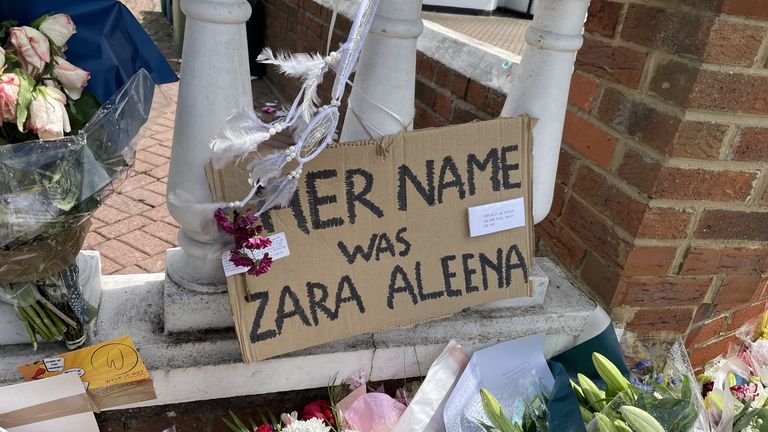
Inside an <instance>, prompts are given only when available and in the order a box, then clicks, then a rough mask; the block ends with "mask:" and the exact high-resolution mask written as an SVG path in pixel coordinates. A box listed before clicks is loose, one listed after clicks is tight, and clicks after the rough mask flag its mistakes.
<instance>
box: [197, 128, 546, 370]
mask: <svg viewBox="0 0 768 432" xmlns="http://www.w3.org/2000/svg"><path fill="white" fill-rule="evenodd" d="M532 123H533V120H532V119H530V118H528V117H519V118H513V119H498V120H494V121H489V122H477V123H470V124H465V125H460V126H450V127H445V128H437V129H426V130H419V131H416V132H409V133H404V134H400V135H393V136H388V137H384V138H382V139H381V140H378V141H364V142H354V143H342V144H336V145H333V146H329V147H328V148H327V149H326V150H325V151H324V152H323V153H321V154H320V155H319V156H318V157H317V158H316V159H314V160H312V161H311V162H310V163H309V164H307V165H306V166H305V167H304V174H303V175H302V177H301V179H300V183H299V190H298V191H297V194H296V196H295V197H294V200H293V202H292V204H291V205H290V206H289V207H288V208H285V209H279V210H272V211H270V212H269V213H268V214H265V215H263V216H262V218H261V223H262V224H263V225H264V227H265V230H266V231H267V232H268V233H284V234H285V239H286V242H287V246H288V248H290V255H289V256H286V257H284V258H282V259H280V260H279V261H275V263H274V264H273V266H272V269H271V270H270V271H269V272H268V273H267V274H265V275H262V276H259V277H251V276H246V275H244V274H238V275H234V276H230V277H229V278H227V281H228V287H229V294H230V300H231V304H232V313H233V316H234V322H235V327H236V330H237V335H238V338H239V340H240V346H241V350H242V353H243V359H244V360H245V361H246V362H252V361H256V360H261V359H265V358H268V357H272V356H275V355H279V354H283V353H286V352H290V351H294V350H297V349H301V348H305V347H309V346H313V345H318V344H321V343H324V342H329V341H333V340H337V339H342V338H346V337H349V336H354V335H358V334H362V333H370V332H374V331H378V330H386V329H390V328H395V327H401V326H407V325H411V324H415V323H418V322H423V321H426V320H430V319H434V318H439V317H444V316H447V315H450V314H453V313H455V312H458V311H460V310H462V309H464V308H467V307H470V306H474V305H478V304H482V303H487V302H491V301H494V300H500V299H505V298H509V297H517V296H528V295H530V293H529V290H530V287H529V283H528V269H529V266H530V265H531V263H532V259H531V256H532V253H531V249H532V226H533V224H532V221H531V200H530V164H531V161H530V152H531V128H532ZM245 166H247V161H244V162H241V163H240V164H239V165H232V166H228V167H226V168H225V169H223V170H221V171H214V170H212V169H211V168H210V167H209V169H208V177H209V182H210V184H211V189H212V192H213V196H214V199H215V200H218V201H233V200H237V199H241V198H242V197H243V196H245V195H246V194H247V192H248V190H249V189H250V185H249V184H248V181H247V172H246V171H245V169H244V167H245ZM292 168H293V167H288V168H287V169H292ZM516 198H522V203H523V205H524V221H525V226H523V227H518V228H506V227H501V228H499V230H497V231H495V230H496V228H491V229H488V230H487V231H488V233H486V234H485V235H480V236H477V237H470V224H469V217H468V213H469V209H470V208H473V207H478V206H483V205H487V204H494V203H502V202H505V201H509V200H513V199H516ZM518 202H519V201H518ZM491 207H493V206H491ZM502 214H503V212H502ZM480 217H481V218H485V219H487V220H486V221H485V222H483V223H484V224H486V225H487V224H490V223H494V220H497V218H498V216H496V215H492V214H490V213H488V214H483V213H481V214H480ZM505 217H506V216H505ZM498 220H499V221H502V222H503V220H502V219H498ZM501 225H503V224H499V226H501ZM511 226H516V225H510V227H511Z"/></svg>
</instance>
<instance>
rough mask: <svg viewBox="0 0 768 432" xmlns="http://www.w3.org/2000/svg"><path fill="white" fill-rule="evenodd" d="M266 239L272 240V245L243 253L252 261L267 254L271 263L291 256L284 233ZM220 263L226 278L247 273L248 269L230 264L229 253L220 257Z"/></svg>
mask: <svg viewBox="0 0 768 432" xmlns="http://www.w3.org/2000/svg"><path fill="white" fill-rule="evenodd" d="M268 238H269V239H270V240H272V245H271V246H269V247H268V248H266V249H259V250H254V251H250V250H245V252H246V253H248V254H249V255H250V256H251V258H252V259H254V260H258V259H261V257H263V256H264V254H265V253H269V256H270V257H271V258H272V261H275V260H279V259H280V258H284V257H287V256H288V255H290V254H291V251H290V250H288V240H286V239H285V233H277V234H275V235H272V236H269V237H268ZM221 263H222V264H223V265H224V275H225V276H227V277H230V276H234V275H236V274H240V273H245V272H247V271H248V267H238V266H236V265H234V264H232V262H231V261H230V260H229V251H226V252H224V255H222V256H221Z"/></svg>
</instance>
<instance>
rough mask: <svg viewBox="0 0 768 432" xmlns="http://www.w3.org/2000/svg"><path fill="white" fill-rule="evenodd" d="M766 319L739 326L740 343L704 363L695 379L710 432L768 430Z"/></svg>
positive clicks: (763, 317)
mask: <svg viewBox="0 0 768 432" xmlns="http://www.w3.org/2000/svg"><path fill="white" fill-rule="evenodd" d="M766 318H768V315H765V314H764V315H763V316H762V317H760V318H759V319H755V320H752V321H750V322H748V323H747V324H745V325H744V326H743V327H741V328H740V329H739V330H738V331H737V332H736V335H737V337H738V339H739V341H740V342H739V343H736V344H731V346H730V347H729V349H728V351H727V352H726V353H725V354H723V355H721V356H719V357H717V358H715V359H714V360H712V361H710V362H709V363H707V365H706V366H705V368H704V373H703V374H701V375H700V376H699V377H698V380H699V383H700V384H701V394H702V396H703V397H704V398H705V399H704V401H705V404H706V407H707V412H708V414H709V419H710V422H711V424H712V430H713V431H716V432H740V431H744V432H758V431H761V432H762V431H768V391H766V386H768V338H767V336H768V333H767V332H766V330H767V326H766Z"/></svg>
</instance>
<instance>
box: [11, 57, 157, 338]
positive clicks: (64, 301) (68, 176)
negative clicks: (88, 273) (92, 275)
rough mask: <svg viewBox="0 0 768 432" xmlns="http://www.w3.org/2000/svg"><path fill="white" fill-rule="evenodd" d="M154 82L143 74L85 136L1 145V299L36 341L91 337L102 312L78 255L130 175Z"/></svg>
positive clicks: (107, 105) (86, 129) (106, 105)
mask: <svg viewBox="0 0 768 432" xmlns="http://www.w3.org/2000/svg"><path fill="white" fill-rule="evenodd" d="M153 93H154V83H153V82H152V80H151V78H150V76H149V74H148V73H147V72H146V71H143V70H142V71H139V72H138V73H136V74H135V75H134V76H133V77H132V78H131V79H130V80H129V81H128V82H127V83H126V84H125V85H124V86H123V87H122V88H121V89H120V90H119V91H118V92H117V93H116V94H115V95H114V96H113V97H112V98H111V99H110V100H108V101H107V102H105V103H104V104H103V105H102V106H101V108H100V109H99V110H98V111H97V112H96V113H95V115H93V116H92V117H90V120H88V121H87V123H86V122H84V126H82V128H78V130H77V132H73V133H72V134H71V135H68V136H63V137H60V138H52V139H45V140H33V141H24V142H15V143H12V144H6V145H0V299H2V300H3V301H6V302H8V303H11V304H14V305H15V306H16V309H17V313H18V315H19V317H20V318H21V320H22V323H24V325H25V327H26V329H27V331H28V332H29V334H30V338H31V339H32V341H33V343H35V344H36V341H37V339H41V340H61V339H66V340H67V341H68V346H69V347H70V348H74V347H77V346H78V345H80V344H82V343H83V342H84V340H85V337H84V336H85V335H84V326H85V324H87V323H88V322H89V321H91V320H92V319H93V318H94V317H95V315H96V310H95V309H94V308H93V307H91V306H89V305H88V302H87V301H85V297H84V295H83V293H82V292H81V290H80V287H79V284H78V277H77V275H78V269H77V266H76V264H74V262H75V257H76V256H77V254H78V252H79V251H80V247H81V246H82V243H83V241H84V239H85V235H86V234H87V232H88V227H89V225H90V222H89V217H90V216H91V215H92V214H93V213H94V212H95V211H96V209H98V208H99V207H100V206H101V204H102V202H103V201H104V200H105V199H106V198H107V197H108V196H109V195H110V194H112V193H113V192H114V191H115V189H116V188H117V186H118V185H119V184H120V182H121V181H123V180H124V179H125V178H126V177H127V173H128V170H129V168H130V167H131V166H132V165H133V161H134V155H135V150H136V149H135V145H134V142H133V141H134V138H135V137H136V136H137V134H138V132H139V130H140V128H141V126H142V125H143V124H144V123H145V122H146V120H147V118H148V115H149V110H150V107H151V104H152V97H153Z"/></svg>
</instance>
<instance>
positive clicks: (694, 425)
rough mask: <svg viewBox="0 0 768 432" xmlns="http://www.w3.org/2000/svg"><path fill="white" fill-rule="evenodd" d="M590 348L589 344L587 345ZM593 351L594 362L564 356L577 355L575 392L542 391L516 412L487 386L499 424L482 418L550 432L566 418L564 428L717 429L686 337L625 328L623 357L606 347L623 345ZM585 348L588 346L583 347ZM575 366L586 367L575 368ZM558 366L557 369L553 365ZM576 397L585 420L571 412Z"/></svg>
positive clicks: (525, 431)
mask: <svg viewBox="0 0 768 432" xmlns="http://www.w3.org/2000/svg"><path fill="white" fill-rule="evenodd" d="M609 331H611V332H612V331H613V329H609ZM604 340H605V339H604ZM613 340H614V341H615V338H613ZM587 345H589V343H588V342H586V343H585V346H587ZM609 345H610V344H609ZM589 348H591V349H590V352H591V358H590V359H589V362H590V363H591V364H590V365H587V364H586V362H587V359H584V358H579V357H584V355H583V354H573V353H571V354H568V353H564V354H568V355H570V359H569V361H570V364H569V367H567V368H566V369H568V370H567V372H568V375H570V376H571V377H572V378H571V381H570V386H571V389H572V393H573V394H572V395H569V394H567V392H566V393H565V394H563V393H562V392H559V394H556V393H557V392H555V391H553V393H552V394H545V393H544V392H539V393H537V394H536V395H535V397H533V398H532V399H530V400H527V401H523V403H524V405H523V406H524V410H523V411H522V415H518V416H511V415H510V412H514V411H515V410H514V409H511V407H502V406H501V405H500V404H499V403H498V401H496V399H495V398H494V397H493V395H491V394H490V393H487V392H485V391H484V392H483V394H482V399H483V407H484V410H485V413H486V416H487V417H488V418H489V419H490V420H491V424H486V423H483V422H480V423H481V425H482V426H483V428H484V429H485V430H486V431H487V432H547V431H549V430H552V431H554V430H555V429H557V427H555V428H554V429H553V426H552V421H553V420H558V424H559V425H561V426H562V425H563V424H567V427H568V431H584V430H586V431H587V432H689V431H695V432H704V431H709V430H710V426H709V421H708V419H707V416H706V414H705V411H704V404H703V401H702V399H701V397H700V395H699V392H698V386H697V383H696V379H695V377H694V374H693V369H692V368H691V366H690V362H689V361H688V357H687V354H686V352H685V348H684V346H683V344H682V341H680V340H679V339H677V338H670V337H666V336H646V337H640V336H637V335H635V334H632V333H629V332H624V334H623V336H622V339H621V347H620V349H621V353H622V354H623V359H621V358H619V359H616V358H615V357H614V360H613V361H611V360H609V359H608V358H607V357H606V356H605V355H603V354H602V353H601V351H604V352H605V353H606V355H610V354H608V353H615V352H617V351H618V347H613V346H606V345H603V346H601V345H600V344H593V345H592V346H589ZM579 349H580V347H578V346H577V347H575V348H573V349H572V350H573V351H574V352H577V353H578V350H579ZM593 350H594V351H593ZM581 352H582V353H586V352H587V351H586V350H585V349H581ZM574 360H575V361H574ZM614 361H615V362H617V363H620V364H615V363H614ZM574 364H581V366H580V367H576V368H574V367H573V365H574ZM558 367H560V366H558ZM550 368H551V369H553V370H554V368H553V367H552V364H550ZM622 371H625V372H622ZM626 371H628V372H629V373H626ZM588 375H589V376H588ZM566 383H567V381H566ZM569 397H570V398H575V401H576V402H577V406H578V411H577V413H580V416H578V414H576V415H577V416H578V417H575V418H573V417H572V416H571V415H570V414H571V413H570V411H569V412H566V411H567V410H566V407H568V405H569V402H568V401H567V399H568V398H569ZM550 399H556V400H557V403H554V404H550ZM518 411H519V410H518ZM516 417H519V418H516ZM579 417H580V418H579ZM566 418H567V419H566ZM564 419H566V420H565V421H564ZM559 431H560V430H559V429H558V432H559Z"/></svg>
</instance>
